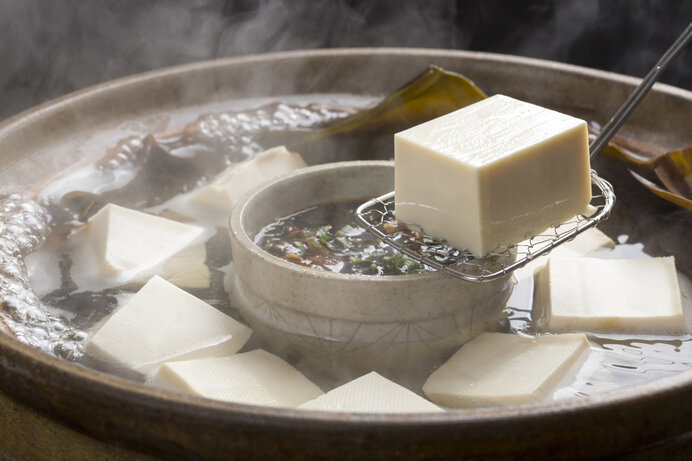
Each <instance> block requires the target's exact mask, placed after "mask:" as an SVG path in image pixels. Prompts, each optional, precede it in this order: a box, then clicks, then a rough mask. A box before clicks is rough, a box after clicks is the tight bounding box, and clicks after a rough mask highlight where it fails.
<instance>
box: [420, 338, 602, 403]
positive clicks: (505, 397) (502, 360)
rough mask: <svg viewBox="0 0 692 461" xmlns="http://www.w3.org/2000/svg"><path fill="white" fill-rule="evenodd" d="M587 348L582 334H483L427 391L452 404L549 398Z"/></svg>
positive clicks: (436, 399)
mask: <svg viewBox="0 0 692 461" xmlns="http://www.w3.org/2000/svg"><path fill="white" fill-rule="evenodd" d="M588 349H589V342H588V340H587V339H586V336H584V335H583V334H565V335H549V336H535V337H526V336H519V335H512V334H505V333H482V334H480V335H479V336H477V337H476V338H474V339H473V340H471V341H470V342H468V343H466V344H465V345H463V346H462V347H461V349H459V350H458V351H457V352H456V353H455V354H454V355H453V356H452V357H451V358H450V359H449V360H448V361H447V362H446V363H445V364H444V365H442V366H441V367H440V368H438V369H437V370H436V371H435V372H434V373H433V374H432V375H430V377H429V378H428V380H427V381H426V382H425V384H424V385H423V392H425V395H427V396H428V398H429V399H430V400H432V401H433V402H435V403H437V404H438V405H442V406H446V407H453V408H470V407H485V406H493V405H508V404H521V403H529V402H535V401H539V400H544V399H546V398H549V397H550V396H551V395H552V393H553V392H554V391H555V390H556V389H557V387H558V386H559V385H560V384H564V383H566V381H567V380H568V379H569V378H570V377H572V376H575V375H576V372H577V371H578V366H579V365H581V364H582V363H583V361H584V360H585V358H586V355H587V354H586V352H587V351H588Z"/></svg>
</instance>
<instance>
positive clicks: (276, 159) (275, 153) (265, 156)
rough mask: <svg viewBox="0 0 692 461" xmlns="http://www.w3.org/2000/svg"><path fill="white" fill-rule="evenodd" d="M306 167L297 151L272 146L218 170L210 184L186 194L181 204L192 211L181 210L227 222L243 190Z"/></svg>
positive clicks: (217, 222) (220, 223)
mask: <svg viewBox="0 0 692 461" xmlns="http://www.w3.org/2000/svg"><path fill="white" fill-rule="evenodd" d="M306 166H307V165H306V164H305V161H304V160H303V158H302V157H301V156H300V154H297V153H294V152H290V151H289V150H287V149H286V148H285V147H284V146H278V147H274V148H272V149H269V150H266V151H264V152H262V153H260V154H258V155H257V156H255V157H253V158H251V159H249V160H245V161H243V162H240V163H238V164H236V165H231V166H230V167H228V168H227V169H226V170H224V171H223V172H221V173H219V175H217V176H216V178H214V180H213V181H212V182H211V183H209V184H207V185H206V186H204V187H202V188H200V189H198V190H196V191H194V192H192V193H191V194H190V195H189V196H188V197H187V200H186V203H185V205H184V206H185V207H187V208H191V210H189V211H187V210H182V209H181V211H182V212H183V213H188V214H192V215H195V216H201V217H202V218H203V219H205V220H207V221H210V222H213V223H215V224H217V225H226V224H227V221H228V215H229V214H230V212H231V209H232V208H233V205H235V203H236V202H237V201H238V199H239V198H240V197H242V196H243V195H244V194H245V193H246V192H248V191H249V190H251V189H253V188H254V187H256V186H258V185H260V184H262V183H263V182H265V181H268V180H270V179H272V178H275V177H277V176H280V175H282V174H285V173H289V172H291V171H294V170H297V169H299V168H304V167H306ZM190 212H191V213H190Z"/></svg>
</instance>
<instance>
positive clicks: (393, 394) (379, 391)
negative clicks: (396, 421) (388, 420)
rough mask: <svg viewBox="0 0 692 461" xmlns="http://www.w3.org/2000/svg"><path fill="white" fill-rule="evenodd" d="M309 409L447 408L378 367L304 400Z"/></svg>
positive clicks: (399, 410) (398, 410) (409, 410)
mask: <svg viewBox="0 0 692 461" xmlns="http://www.w3.org/2000/svg"><path fill="white" fill-rule="evenodd" d="M298 408H302V409H305V410H323V411H345V412H349V413H419V412H440V411H444V410H442V409H441V408H440V407H438V406H437V405H435V404H433V403H431V402H429V401H427V400H425V399H424V398H423V397H421V396H419V395H417V394H415V393H414V392H411V391H409V390H408V389H406V388H405V387H402V386H400V385H398V384H396V383H395V382H392V381H390V380H388V379H387V378H384V377H383V376H380V375H379V374H377V373H375V372H374V371H373V372H371V373H368V374H367V375H363V376H361V377H360V378H357V379H354V380H353V381H350V382H348V383H346V384H344V385H342V386H339V387H337V388H336V389H332V390H331V391H329V392H327V393H326V394H324V395H321V396H319V397H317V398H316V399H313V400H310V401H308V402H305V403H303V404H302V405H300V406H299V407H298Z"/></svg>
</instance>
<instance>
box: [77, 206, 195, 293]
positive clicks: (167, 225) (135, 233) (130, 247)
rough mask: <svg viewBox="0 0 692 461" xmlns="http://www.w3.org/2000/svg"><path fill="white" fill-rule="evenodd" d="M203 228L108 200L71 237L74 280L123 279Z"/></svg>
mask: <svg viewBox="0 0 692 461" xmlns="http://www.w3.org/2000/svg"><path fill="white" fill-rule="evenodd" d="M204 232H205V231H204V229H202V228H201V227H197V226H191V225H188V224H183V223H179V222H177V221H172V220H170V219H165V218H160V217H158V216H153V215H150V214H148V213H142V212H140V211H136V210H131V209H128V208H123V207H121V206H118V205H113V204H108V205H106V206H105V207H103V208H102V209H101V210H99V212H98V213H96V214H95V215H94V216H92V217H91V218H90V219H89V221H87V223H86V224H85V225H84V226H83V227H81V228H80V229H78V230H77V231H76V232H75V234H74V235H73V236H72V237H71V240H72V242H73V244H74V245H75V246H76V247H77V248H76V256H77V257H76V262H75V263H76V266H78V267H77V268H76V270H75V271H73V274H77V277H76V279H77V280H75V281H77V282H78V283H79V281H78V280H79V279H80V278H85V279H99V278H104V277H105V278H115V279H119V281H120V282H126V281H129V280H131V279H132V278H133V277H136V276H137V275H140V274H142V273H144V272H146V271H148V270H153V269H154V268H155V267H156V266H158V265H160V264H162V263H163V262H164V261H165V260H166V259H168V258H170V257H172V256H174V255H176V254H178V253H179V252H181V251H182V250H184V249H185V248H186V247H188V246H190V245H191V244H193V243H194V242H195V241H197V240H199V239H200V238H201V237H202V235H203V234H204Z"/></svg>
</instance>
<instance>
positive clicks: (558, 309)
mask: <svg viewBox="0 0 692 461" xmlns="http://www.w3.org/2000/svg"><path fill="white" fill-rule="evenodd" d="M533 317H534V319H536V320H538V322H539V323H540V324H542V325H543V326H544V328H545V329H546V330H548V331H593V332H622V333H635V332H642V333H660V334H675V333H681V332H684V331H685V329H686V328H685V319H684V315H683V310H682V300H681V294H680V287H679V285H678V277H677V272H676V270H675V259H674V258H673V257H672V256H670V257H665V258H640V259H596V258H558V257H553V258H550V259H549V261H548V264H546V265H545V267H543V268H542V269H540V270H538V271H536V275H535V289H534V305H533Z"/></svg>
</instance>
